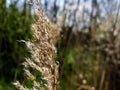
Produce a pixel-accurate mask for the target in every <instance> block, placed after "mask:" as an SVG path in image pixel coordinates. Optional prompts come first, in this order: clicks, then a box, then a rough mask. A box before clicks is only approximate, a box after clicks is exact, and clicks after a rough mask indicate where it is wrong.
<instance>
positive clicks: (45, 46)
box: [14, 0, 60, 90]
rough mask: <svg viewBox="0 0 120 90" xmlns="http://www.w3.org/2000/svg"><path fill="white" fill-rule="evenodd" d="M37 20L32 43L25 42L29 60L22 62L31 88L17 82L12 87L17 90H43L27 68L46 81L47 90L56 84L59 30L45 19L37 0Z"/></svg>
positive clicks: (54, 87)
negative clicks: (29, 56) (29, 52)
mask: <svg viewBox="0 0 120 90" xmlns="http://www.w3.org/2000/svg"><path fill="white" fill-rule="evenodd" d="M36 5H37V11H36V15H37V17H38V20H37V21H36V20H35V23H34V24H33V33H34V38H35V39H34V41H32V42H26V44H27V46H28V48H29V49H30V51H31V53H32V57H31V58H27V59H26V61H25V62H24V66H25V69H24V71H25V73H26V75H27V77H28V79H29V80H31V81H32V82H33V87H32V88H30V89H28V88H27V87H24V86H23V85H21V84H20V83H19V82H18V81H17V82H15V83H14V85H15V86H16V87H17V88H18V89H19V90H45V88H44V87H43V86H41V85H40V83H39V82H37V81H36V79H37V77H36V76H34V75H33V74H32V73H31V72H30V70H29V68H32V69H34V70H36V71H38V72H39V73H40V74H42V76H43V79H44V80H46V81H47V84H46V87H47V88H48V90H56V85H57V84H58V65H57V64H56V62H55V57H56V48H55V43H56V40H57V37H58V36H59V32H60V30H59V29H58V27H56V26H55V25H54V24H52V23H51V22H50V21H49V20H48V18H47V17H46V15H45V13H44V12H43V10H42V9H41V8H40V7H39V0H36Z"/></svg>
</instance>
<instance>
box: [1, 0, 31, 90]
mask: <svg viewBox="0 0 120 90" xmlns="http://www.w3.org/2000/svg"><path fill="white" fill-rule="evenodd" d="M17 1H18V0H16V1H15V2H13V3H12V4H10V6H9V7H7V4H6V0H0V90H13V88H12V86H11V82H13V81H14V80H16V78H19V79H22V78H23V71H22V68H21V67H22V65H21V64H22V62H23V61H24V60H25V57H27V56H29V53H28V49H27V47H26V45H25V43H22V42H20V40H29V39H32V31H31V23H32V19H31V18H30V17H31V16H30V13H29V10H28V9H27V8H26V5H24V8H23V9H21V10H19V9H18V8H17ZM22 80H23V79H22ZM5 84H7V85H5ZM9 85H10V87H11V88H9ZM7 87H8V89H7Z"/></svg>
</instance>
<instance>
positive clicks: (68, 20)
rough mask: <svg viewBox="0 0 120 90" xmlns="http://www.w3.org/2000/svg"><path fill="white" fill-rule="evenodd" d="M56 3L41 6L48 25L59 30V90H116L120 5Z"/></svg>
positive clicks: (88, 0)
mask: <svg viewBox="0 0 120 90" xmlns="http://www.w3.org/2000/svg"><path fill="white" fill-rule="evenodd" d="M58 2H59V1H58V0H54V2H51V3H50V1H48V0H45V1H44V2H41V3H42V5H43V8H44V9H45V10H46V12H47V15H48V17H49V18H50V19H51V21H53V22H54V23H55V24H58V25H59V26H60V27H61V28H62V32H61V40H60V41H59V42H58V44H57V48H58V57H57V60H58V61H59V62H60V67H59V71H60V85H59V86H58V90H119V89H120V85H119V84H120V27H119V23H120V2H119V1H115V0H114V1H112V0H61V2H63V5H62V6H61V5H59V4H58ZM49 3H50V4H49Z"/></svg>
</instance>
